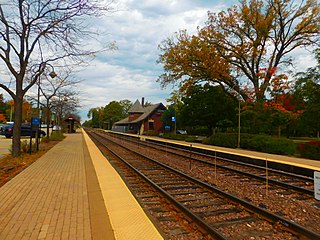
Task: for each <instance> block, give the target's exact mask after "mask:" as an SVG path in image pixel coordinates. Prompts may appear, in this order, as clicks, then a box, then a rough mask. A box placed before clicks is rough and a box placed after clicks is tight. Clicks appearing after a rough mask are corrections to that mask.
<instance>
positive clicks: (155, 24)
mask: <svg viewBox="0 0 320 240" xmlns="http://www.w3.org/2000/svg"><path fill="white" fill-rule="evenodd" d="M106 1H107V0H106ZM235 3H238V1H235V0H221V1H207V0H197V1H194V0H183V1H178V0H145V1H139V0H118V3H117V5H116V8H117V11H115V12H113V13H110V14H108V16H104V17H100V18H99V19H88V23H92V25H93V28H92V29H91V30H94V31H96V32H98V33H99V34H100V35H99V39H91V40H90V41H89V42H87V43H86V46H90V47H91V48H99V47H101V46H107V45H108V43H110V42H112V41H116V42H117V46H118V50H117V51H107V52H103V53H101V54H99V55H98V56H97V57H96V58H95V59H94V60H93V61H92V62H91V63H90V66H86V67H81V69H77V70H78V71H77V72H76V75H77V78H78V79H80V80H83V82H81V84H79V89H80V91H81V94H80V96H79V98H80V100H81V104H82V106H83V108H82V110H81V112H80V114H81V117H82V120H85V119H86V118H87V117H86V114H87V112H88V110H89V109H90V108H93V107H100V106H105V105H107V104H108V103H109V102H110V101H113V100H116V101H119V100H123V99H128V100H130V101H132V102H134V101H135V100H136V99H141V97H145V99H146V100H147V101H149V102H152V103H157V102H163V103H164V104H165V103H166V102H165V99H166V98H168V97H169V94H170V92H171V90H172V89H170V88H168V89H165V90H162V89H161V88H160V85H159V83H157V82H156V80H157V78H158V76H159V75H160V74H161V73H162V67H161V65H158V64H156V61H157V59H158V56H159V53H160V52H159V50H158V45H159V44H160V43H161V41H162V40H164V39H166V38H167V37H169V36H172V35H173V33H174V32H177V31H179V30H181V29H187V30H188V32H189V33H195V32H196V30H197V26H203V25H204V23H205V21H206V20H207V12H208V11H215V12H218V11H221V10H223V9H226V7H229V6H231V5H232V4H235ZM297 56H298V57H297V61H299V62H301V67H302V65H303V66H306V65H305V64H307V65H309V64H311V63H312V60H310V59H312V58H310V57H309V56H308V57H306V55H303V54H300V55H299V53H298V55H297ZM301 69H303V68H301ZM1 91H2V90H1Z"/></svg>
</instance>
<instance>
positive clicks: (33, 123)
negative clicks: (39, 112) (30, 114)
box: [31, 118, 40, 125]
mask: <svg viewBox="0 0 320 240" xmlns="http://www.w3.org/2000/svg"><path fill="white" fill-rule="evenodd" d="M31 124H32V125H40V118H31Z"/></svg>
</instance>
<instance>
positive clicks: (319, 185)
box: [314, 171, 320, 200]
mask: <svg viewBox="0 0 320 240" xmlns="http://www.w3.org/2000/svg"><path fill="white" fill-rule="evenodd" d="M314 197H315V198H316V199H317V200H320V172H316V171H315V172H314Z"/></svg>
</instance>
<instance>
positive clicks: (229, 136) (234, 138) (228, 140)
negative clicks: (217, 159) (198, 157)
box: [203, 133, 238, 148]
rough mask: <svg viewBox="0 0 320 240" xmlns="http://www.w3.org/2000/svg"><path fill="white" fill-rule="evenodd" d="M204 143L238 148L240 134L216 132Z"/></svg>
mask: <svg viewBox="0 0 320 240" xmlns="http://www.w3.org/2000/svg"><path fill="white" fill-rule="evenodd" d="M203 143H204V144H209V145H215V146H220V147H230V148H236V147H237V143H238V134H236V133H216V134H214V135H212V136H210V137H209V138H207V139H205V140H204V141H203Z"/></svg>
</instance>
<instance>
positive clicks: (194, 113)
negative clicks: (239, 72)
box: [181, 84, 238, 132]
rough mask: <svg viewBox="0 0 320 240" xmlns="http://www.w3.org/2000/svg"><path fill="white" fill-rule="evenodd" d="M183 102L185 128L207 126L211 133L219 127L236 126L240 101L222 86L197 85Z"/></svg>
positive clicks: (182, 112)
mask: <svg viewBox="0 0 320 240" xmlns="http://www.w3.org/2000/svg"><path fill="white" fill-rule="evenodd" d="M182 100H183V102H184V106H183V108H182V111H181V117H182V122H183V124H184V125H185V126H189V127H193V126H205V127H207V129H208V131H209V132H210V131H213V130H214V129H215V128H216V127H218V126H220V127H222V128H226V127H230V126H236V122H237V120H236V119H237V111H236V110H237V106H238V100H237V99H236V97H234V96H231V95H230V94H229V93H227V92H226V91H225V89H224V88H223V87H221V86H211V85H209V84H205V85H204V86H200V85H195V86H193V87H192V88H191V89H190V91H189V95H188V96H186V97H184V98H183V99H182Z"/></svg>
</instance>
